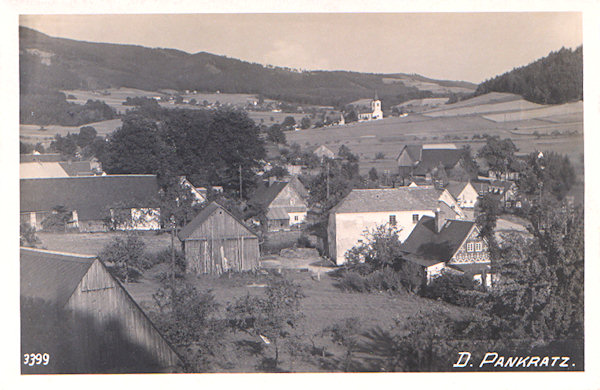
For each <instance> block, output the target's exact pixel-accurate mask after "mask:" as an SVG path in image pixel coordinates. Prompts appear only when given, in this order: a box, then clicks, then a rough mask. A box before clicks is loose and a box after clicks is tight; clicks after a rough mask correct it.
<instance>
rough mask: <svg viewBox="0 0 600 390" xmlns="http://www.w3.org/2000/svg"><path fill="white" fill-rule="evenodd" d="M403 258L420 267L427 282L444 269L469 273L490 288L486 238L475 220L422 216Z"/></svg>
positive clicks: (408, 241) (405, 246) (405, 247)
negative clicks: (480, 232)
mask: <svg viewBox="0 0 600 390" xmlns="http://www.w3.org/2000/svg"><path fill="white" fill-rule="evenodd" d="M402 252H403V256H402V258H403V259H404V260H406V261H409V262H411V263H414V264H418V265H419V266H421V267H422V268H423V270H424V273H425V278H426V282H427V283H430V282H431V281H432V280H433V279H434V278H436V277H438V276H440V275H442V274H443V272H453V273H463V274H467V275H469V276H471V277H473V279H475V280H476V281H478V282H479V283H485V285H486V286H488V287H490V286H491V283H492V270H491V262H490V254H489V249H488V243H487V241H486V240H485V239H484V238H482V237H480V235H479V228H478V227H477V225H476V224H475V222H472V221H462V220H453V219H449V220H444V219H443V218H441V215H440V214H439V213H438V214H436V215H434V216H433V217H430V216H423V217H422V218H421V219H420V220H419V223H418V224H417V225H416V226H415V228H414V229H413V231H412V232H411V233H410V235H409V236H408V238H407V239H406V240H405V241H404V242H403V243H402Z"/></svg>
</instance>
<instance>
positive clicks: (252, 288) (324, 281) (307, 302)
mask: <svg viewBox="0 0 600 390" xmlns="http://www.w3.org/2000/svg"><path fill="white" fill-rule="evenodd" d="M157 267H158V268H160V267H161V265H158V266H157ZM156 273H157V272H155V271H154V270H150V271H148V272H147V273H146V274H145V277H144V279H142V280H141V281H140V282H139V283H130V284H128V285H126V288H127V290H128V291H129V293H130V294H131V295H132V296H133V297H134V299H135V300H136V301H137V302H138V303H139V304H140V305H141V306H142V308H144V310H146V311H147V312H151V311H156V307H155V303H154V300H153V299H152V294H153V293H154V292H155V291H156V290H157V289H158V288H159V287H160V283H159V282H158V281H157V280H156V279H155V277H154V276H153V275H154V274H156ZM283 274H284V275H285V277H286V278H288V279H291V280H293V281H294V282H295V283H296V284H298V285H300V286H301V288H302V291H303V293H304V295H305V298H303V299H302V302H301V308H300V310H301V312H302V313H303V314H304V318H303V320H302V321H301V323H300V325H299V326H298V327H297V328H296V329H295V330H294V333H295V334H297V335H299V336H301V339H302V341H303V342H305V343H307V344H309V345H310V344H311V343H314V345H315V346H316V347H318V348H325V350H326V351H327V354H330V353H340V352H341V351H339V350H338V347H336V346H335V345H334V344H333V343H332V342H331V341H330V340H329V339H328V338H327V337H325V336H323V335H322V334H321V333H322V331H323V329H324V328H326V327H328V326H331V325H333V324H335V323H338V322H341V321H343V320H345V319H347V318H354V319H355V321H356V322H357V323H359V324H361V325H362V327H363V328H364V329H369V328H374V327H381V328H384V329H385V328H387V327H389V326H393V325H395V324H396V321H398V324H399V325H400V326H401V325H402V324H404V323H405V322H406V321H407V320H408V319H409V318H410V317H412V316H414V315H416V314H417V313H420V314H425V315H427V313H432V314H433V313H444V314H446V315H448V316H449V317H451V318H454V319H460V318H464V317H465V316H466V315H467V314H469V313H470V312H471V311H470V310H469V309H465V308H459V307H456V306H453V305H449V304H447V303H444V302H438V301H433V300H429V299H425V298H421V297H418V296H415V295H412V294H402V293H401V294H390V293H351V292H344V291H341V290H340V289H339V288H337V287H336V281H335V280H334V279H333V278H331V277H329V276H328V275H326V274H324V275H322V276H321V278H320V280H317V279H316V278H315V277H314V275H312V274H310V273H308V272H298V271H293V270H292V271H283ZM266 280H267V279H266V276H264V275H260V274H259V275H257V276H251V275H239V276H238V275H233V276H232V277H230V278H228V277H225V276H224V277H212V276H201V277H189V278H188V281H190V282H191V283H193V284H194V285H195V286H196V287H197V288H198V289H200V290H202V291H204V290H211V291H212V293H213V294H214V295H215V297H216V299H217V301H218V302H219V304H220V305H221V313H223V314H224V309H225V307H226V305H227V304H228V303H229V302H232V301H233V300H235V299H236V298H239V297H243V296H246V295H247V294H250V295H257V294H263V292H264V286H265V284H266ZM261 344H262V343H261V341H260V339H258V338H256V339H255V338H253V337H251V336H247V335H240V334H227V335H226V339H225V340H224V341H223V343H222V348H224V350H225V352H226V356H227V358H228V360H229V362H230V364H231V365H230V366H229V367H228V368H224V369H220V371H230V372H254V371H256V370H257V369H256V366H257V365H258V364H259V363H260V356H258V355H257V354H256V347H257V345H258V347H259V348H260V347H261ZM249 346H254V348H249ZM262 347H264V348H266V351H265V354H267V355H272V354H274V352H273V351H272V350H269V348H272V346H268V347H267V346H264V345H262ZM281 360H282V363H281V365H280V366H281V368H282V369H283V370H290V371H296V372H314V371H324V369H323V368H322V367H320V366H319V364H318V362H317V361H316V359H315V360H314V361H309V362H307V361H301V360H295V361H292V359H291V356H290V354H289V353H288V352H287V351H286V350H283V351H282V356H281Z"/></svg>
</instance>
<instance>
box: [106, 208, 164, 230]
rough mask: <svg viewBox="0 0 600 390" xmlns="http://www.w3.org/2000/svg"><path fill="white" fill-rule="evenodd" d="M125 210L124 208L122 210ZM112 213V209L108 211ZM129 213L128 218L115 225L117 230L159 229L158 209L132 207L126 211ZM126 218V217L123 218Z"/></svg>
mask: <svg viewBox="0 0 600 390" xmlns="http://www.w3.org/2000/svg"><path fill="white" fill-rule="evenodd" d="M123 211H125V210H123ZM110 212H111V215H114V212H113V210H111V211H110ZM127 213H128V214H129V215H130V218H129V220H127V221H125V222H124V223H122V224H120V225H118V226H117V230H159V229H160V209H153V208H147V207H143V208H132V209H129V211H128V212H127ZM123 219H127V218H123Z"/></svg>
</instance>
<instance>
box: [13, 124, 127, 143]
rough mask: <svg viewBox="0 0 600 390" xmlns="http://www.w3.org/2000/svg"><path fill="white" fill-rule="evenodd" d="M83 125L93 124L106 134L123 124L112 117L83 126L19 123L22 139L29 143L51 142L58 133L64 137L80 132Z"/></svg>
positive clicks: (100, 133)
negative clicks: (42, 125)
mask: <svg viewBox="0 0 600 390" xmlns="http://www.w3.org/2000/svg"><path fill="white" fill-rule="evenodd" d="M83 126H92V127H93V128H94V129H96V131H97V132H98V135H106V134H109V133H112V132H113V131H114V130H116V129H117V127H120V126H121V119H110V120H106V121H101V122H94V123H88V124H86V125H81V126H59V125H48V126H44V129H45V130H40V129H41V127H40V126H39V125H19V129H20V133H19V135H20V138H21V140H22V141H25V142H28V143H34V144H35V143H38V142H42V143H49V142H50V141H51V140H52V139H53V138H54V136H55V135H56V134H60V135H62V136H63V137H64V136H66V135H67V134H68V133H79V129H80V128H82V127H83Z"/></svg>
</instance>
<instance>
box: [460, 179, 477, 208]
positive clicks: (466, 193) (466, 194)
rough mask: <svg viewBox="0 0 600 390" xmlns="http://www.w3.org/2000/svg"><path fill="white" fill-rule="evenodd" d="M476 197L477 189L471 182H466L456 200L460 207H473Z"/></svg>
mask: <svg viewBox="0 0 600 390" xmlns="http://www.w3.org/2000/svg"><path fill="white" fill-rule="evenodd" d="M478 198H479V194H478V193H477V190H476V189H475V188H474V187H473V186H472V185H471V184H468V185H466V186H465V188H464V189H463V190H462V192H461V193H460V194H459V195H458V197H457V199H456V200H457V201H458V205H459V206H460V207H461V208H474V207H475V204H476V203H477V199H478Z"/></svg>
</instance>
